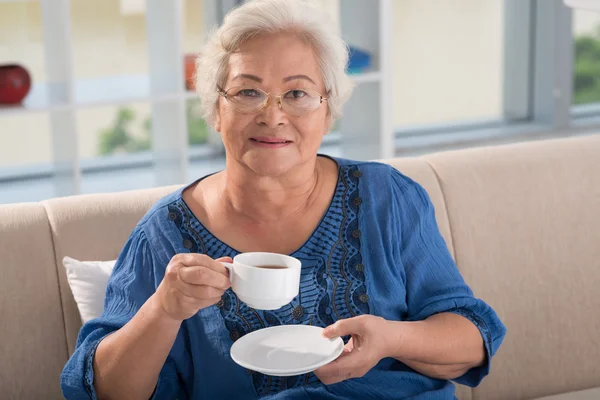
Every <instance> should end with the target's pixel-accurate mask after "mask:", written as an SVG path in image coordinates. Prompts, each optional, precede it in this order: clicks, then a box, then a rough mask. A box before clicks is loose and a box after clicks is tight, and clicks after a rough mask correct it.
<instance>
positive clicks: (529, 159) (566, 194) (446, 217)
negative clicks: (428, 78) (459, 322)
mask: <svg viewBox="0 0 600 400" xmlns="http://www.w3.org/2000/svg"><path fill="white" fill-rule="evenodd" d="M390 164H392V165H393V166H395V167H397V168H398V169H399V170H400V171H402V172H404V173H405V174H407V175H409V176H411V177H413V178H414V179H416V180H417V181H418V182H420V183H421V184H422V185H423V186H424V187H425V188H426V190H427V191H428V192H429V194H430V196H431V198H432V201H433V203H434V205H435V207H436V215H437V219H438V223H439V226H440V229H441V231H442V233H443V235H444V237H445V239H446V241H447V244H448V247H449V249H450V251H451V252H452V254H453V255H454V257H455V259H456V261H457V263H458V266H459V268H460V270H461V271H462V273H463V275H464V277H465V279H466V280H467V282H468V283H469V284H470V285H471V287H472V288H473V290H474V292H475V294H476V295H477V296H479V297H481V298H483V299H484V300H486V301H487V302H488V303H489V304H491V305H492V306H493V307H494V308H495V309H496V311H497V312H498V314H499V315H500V317H501V318H502V320H503V321H504V322H505V324H506V326H507V328H508V335H507V337H506V339H505V341H504V344H503V346H502V347H501V348H500V351H499V352H498V354H497V356H496V358H495V359H494V362H493V367H492V372H491V374H490V376H489V377H487V378H486V379H485V380H484V382H483V383H482V384H481V385H480V386H479V387H477V388H475V389H469V388H462V387H461V388H459V391H458V396H459V398H461V399H485V400H494V399H509V400H518V399H534V398H539V397H542V396H550V395H555V396H556V397H552V399H580V400H582V399H590V400H591V399H600V135H591V136H585V137H577V138H570V139H560V140H552V141H540V142H531V143H527V144H518V145H509V146H501V147H490V148H480V149H471V150H462V151H454V152H447V153H440V154H433V155H428V156H424V157H420V158H412V159H396V160H391V161H390ZM174 189H175V188H174V187H169V188H159V189H151V190H144V191H136V192H128V193H117V194H101V195H89V196H77V197H70V198H61V199H53V200H49V201H44V202H42V203H30V204H17V205H7V206H0V254H1V258H0V260H1V261H0V324H1V325H0V356H1V365H0V398H2V399H57V398H61V393H60V387H59V375H60V372H61V370H62V367H63V365H64V364H65V362H66V360H67V358H68V356H69V354H70V353H71V352H72V351H73V348H74V345H75V341H76V336H77V332H78V330H79V327H80V319H79V314H78V311H77V308H76V305H75V303H74V300H73V296H72V294H71V292H70V290H69V287H68V284H67V281H66V277H65V271H64V268H63V266H62V263H61V260H62V258H63V257H64V256H65V255H69V256H71V257H74V258H77V259H80V260H110V259H114V258H115V257H116V256H117V254H118V252H119V250H120V248H121V246H122V245H123V244H124V242H125V240H126V238H127V236H128V235H129V233H130V231H131V230H132V228H133V227H134V225H135V224H136V222H137V221H138V220H139V219H140V218H141V217H142V215H143V214H144V213H145V211H146V210H147V209H148V208H149V207H150V205H151V204H152V203H153V202H154V201H155V200H157V199H158V198H160V197H161V196H163V195H165V194H166V193H168V192H170V191H172V190H174ZM594 388H595V389H594Z"/></svg>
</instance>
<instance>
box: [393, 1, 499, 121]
mask: <svg viewBox="0 0 600 400" xmlns="http://www.w3.org/2000/svg"><path fill="white" fill-rule="evenodd" d="M392 3H393V10H394V11H393V12H394V15H393V30H394V32H393V39H392V43H394V48H393V50H392V51H393V53H394V54H393V57H394V68H393V73H394V77H393V78H394V87H395V90H394V99H395V100H394V101H395V109H394V116H395V120H394V123H395V126H407V125H409V126H410V125H415V124H438V123H445V122H453V121H457V120H473V119H490V118H500V117H501V115H502V84H503V68H502V64H503V34H504V28H503V23H504V21H503V12H504V5H503V1H501V0H461V1H460V5H459V4H457V1H456V0H402V1H393V2H392Z"/></svg>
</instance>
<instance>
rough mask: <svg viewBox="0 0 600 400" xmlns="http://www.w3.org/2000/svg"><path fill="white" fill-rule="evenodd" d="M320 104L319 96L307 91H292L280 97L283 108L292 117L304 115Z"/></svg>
mask: <svg viewBox="0 0 600 400" xmlns="http://www.w3.org/2000/svg"><path fill="white" fill-rule="evenodd" d="M319 104H321V95H320V94H319V93H317V92H314V91H312V90H308V89H294V90H289V91H287V92H285V93H284V94H283V95H282V96H281V105H282V106H283V108H284V109H285V110H286V111H287V112H289V113H290V114H294V115H304V114H306V113H308V112H310V111H313V110H315V109H316V108H317V107H319Z"/></svg>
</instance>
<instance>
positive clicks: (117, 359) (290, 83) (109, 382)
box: [62, 0, 505, 399]
mask: <svg viewBox="0 0 600 400" xmlns="http://www.w3.org/2000/svg"><path fill="white" fill-rule="evenodd" d="M347 60H348V58H347V50H346V47H345V45H344V43H343V42H342V40H341V39H340V38H339V36H337V35H336V33H335V31H334V29H332V24H331V23H330V22H329V21H327V20H325V19H323V16H322V13H320V12H318V11H317V10H316V9H313V7H312V6H311V5H310V4H307V3H306V2H303V1H299V0H293V1H292V0H285V1H284V0H255V1H251V2H249V3H246V4H245V5H243V6H241V7H240V8H237V9H236V10H234V11H232V12H231V13H230V14H229V15H228V16H227V17H226V19H225V22H224V24H223V26H221V27H220V29H219V30H217V31H216V33H215V34H214V36H213V37H212V38H211V40H210V41H209V42H208V44H207V45H206V47H205V48H204V50H203V51H202V52H201V54H200V57H199V66H198V71H197V72H198V74H197V76H198V77H197V82H198V85H197V86H198V88H199V89H198V90H199V93H200V96H201V99H202V101H203V107H204V111H205V118H206V120H207V121H208V122H209V123H210V124H212V126H214V128H215V130H216V131H218V132H220V134H221V135H222V138H223V142H224V144H225V149H226V154H227V162H226V168H225V170H224V171H221V172H219V173H216V174H213V175H210V176H207V177H204V178H201V179H199V180H198V181H196V182H194V183H193V184H191V185H189V186H187V187H185V188H183V189H181V190H178V191H177V192H175V193H172V194H171V195H169V196H167V197H165V198H163V199H162V200H160V201H159V202H158V203H157V204H155V205H154V207H153V208H152V209H151V210H150V211H149V212H148V214H147V215H146V216H145V217H144V218H143V219H142V220H141V221H140V223H139V224H138V225H137V227H136V228H135V229H134V231H133V232H132V234H131V236H130V238H129V240H128V242H127V244H126V245H125V247H124V249H123V251H122V253H121V255H120V256H119V259H118V261H117V264H116V266H115V269H114V272H113V275H112V277H111V279H110V281H109V284H108V288H107V292H106V302H105V310H104V313H103V315H102V317H101V318H99V319H96V320H93V321H90V322H88V323H87V324H86V325H85V326H84V327H83V328H82V329H81V332H80V335H79V340H78V344H77V349H76V351H75V353H74V354H73V356H72V357H71V359H70V360H69V362H68V364H67V365H66V367H65V369H64V372H63V374H62V389H63V393H64V395H65V397H66V398H67V399H83V398H96V397H97V398H108V399H121V398H122V399H148V398H156V399H174V398H178V399H187V398H190V399H251V398H258V397H271V398H286V399H306V398H317V399H339V398H344V399H350V398H356V399H359V398H360V399H367V398H376V399H400V398H408V397H410V398H419V399H453V398H454V385H453V384H452V383H451V382H450V380H454V381H455V382H459V383H463V384H467V385H471V386H474V385H477V384H478V383H479V382H480V381H481V380H482V379H483V377H484V376H485V375H486V374H487V373H488V371H489V368H490V360H491V357H492V356H493V355H494V353H495V352H496V350H497V349H498V347H499V346H500V343H501V342H502V339H503V337H504V334H505V329H504V327H503V325H502V323H501V322H500V320H499V319H498V317H497V316H496V314H495V313H494V311H493V310H492V309H491V308H490V307H489V306H488V305H486V304H485V303H484V302H482V301H481V300H478V299H476V298H474V297H473V294H472V292H471V290H470V289H469V287H468V286H467V285H466V284H465V282H464V281H463V279H462V277H461V275H460V274H459V272H458V270H457V268H456V265H455V263H454V262H453V260H452V258H451V256H450V254H449V252H448V249H447V247H446V245H445V243H444V241H443V239H442V237H441V235H440V233H439V231H438V228H437V225H436V222H435V217H434V210H433V207H432V204H431V202H430V200H429V198H428V196H427V193H426V192H425V191H424V190H423V188H421V187H420V186H419V185H418V184H417V183H415V182H414V181H412V180H410V179H409V178H407V177H406V176H404V175H402V174H401V173H400V172H398V171H397V170H395V169H393V168H391V167H389V166H386V165H382V164H378V163H373V162H355V161H349V160H343V159H335V158H331V157H325V156H321V155H318V154H317V152H318V149H319V146H320V144H321V140H322V138H323V136H324V135H325V134H327V132H328V131H329V129H330V128H331V125H332V122H333V121H334V120H335V119H336V118H338V117H339V116H340V114H341V110H342V106H343V103H344V101H345V100H346V99H347V98H348V96H349V94H350V92H351V84H350V81H349V78H348V77H347V76H346V75H345V66H346V64H347ZM248 251H266V252H276V253H283V254H291V255H293V256H294V257H296V258H298V259H300V260H301V261H302V272H301V285H300V293H299V295H298V297H296V298H295V299H294V300H293V301H292V302H291V303H290V304H287V305H285V306H283V307H281V308H280V309H278V310H275V311H268V312H267V311H261V310H255V309H252V308H250V307H249V306H247V305H246V304H244V303H243V302H241V301H240V300H239V299H238V298H237V297H236V295H235V294H234V293H233V292H232V291H231V290H230V281H229V278H228V272H227V270H226V269H225V268H224V267H223V265H222V264H221V263H220V262H219V261H228V260H229V261H230V257H233V256H235V255H237V254H239V253H241V252H248ZM283 324H312V325H316V326H321V327H327V329H326V330H325V331H324V334H325V335H326V336H329V337H337V336H341V337H344V338H345V341H346V347H345V351H344V352H343V354H342V355H341V356H340V357H339V358H338V359H337V360H335V361H333V362H332V363H330V364H328V365H325V366H323V367H321V368H319V369H317V370H316V371H315V372H314V373H309V374H305V375H301V376H292V377H273V376H266V375H262V374H260V373H256V372H251V371H247V370H246V369H244V368H242V367H240V366H238V365H237V364H236V363H234V362H233V360H232V359H231V358H230V356H229V349H230V348H231V346H232V344H233V342H234V341H235V340H237V339H238V338H240V337H241V336H243V335H245V334H248V333H249V332H252V331H255V330H257V329H261V328H264V327H269V326H274V325H283Z"/></svg>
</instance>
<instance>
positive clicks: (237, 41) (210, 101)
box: [195, 0, 353, 126]
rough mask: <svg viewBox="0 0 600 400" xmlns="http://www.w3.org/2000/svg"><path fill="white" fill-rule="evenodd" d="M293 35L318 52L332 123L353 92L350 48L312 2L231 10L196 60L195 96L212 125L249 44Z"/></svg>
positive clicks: (274, 0) (273, 0) (259, 1)
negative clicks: (237, 58)
mask: <svg viewBox="0 0 600 400" xmlns="http://www.w3.org/2000/svg"><path fill="white" fill-rule="evenodd" d="M288 32H291V33H295V34H297V35H298V36H299V37H301V38H303V39H304V40H306V41H307V43H309V44H310V45H311V46H312V48H313V50H314V51H315V54H316V57H317V60H318V63H319V68H320V70H321V74H322V75H323V76H322V78H323V82H324V83H325V90H326V93H325V94H324V96H327V97H328V100H327V105H328V107H329V113H330V116H331V119H332V122H333V121H335V120H336V119H338V118H339V117H341V116H342V108H343V106H344V103H345V102H346V101H347V100H348V98H349V97H350V95H351V93H352V88H353V83H352V80H351V79H350V78H349V77H348V75H347V74H346V65H347V63H348V47H347V46H346V44H345V43H344V41H343V40H342V38H341V37H340V36H339V34H338V33H337V31H336V29H335V27H334V24H333V22H332V21H331V20H329V19H328V18H327V17H326V15H325V13H324V12H323V10H322V9H320V8H318V7H317V6H316V5H315V4H313V3H312V2H311V1H309V0H252V1H250V2H247V3H245V4H243V5H241V6H239V7H237V8H235V9H233V10H232V11H230V12H229V13H228V14H227V15H226V16H225V19H224V21H223V24H222V25H221V26H220V27H219V28H218V29H217V30H216V31H215V32H214V33H213V34H212V35H211V37H210V39H209V40H208V42H207V43H206V44H205V45H204V47H203V48H202V50H201V51H200V53H199V54H198V58H197V60H196V78H195V81H196V91H197V92H198V94H199V96H200V100H201V104H202V114H203V117H204V119H205V120H206V122H207V123H208V124H209V125H211V126H214V122H215V117H216V113H217V103H218V100H219V94H218V92H217V87H223V86H224V85H225V81H226V80H227V74H228V73H229V57H230V55H231V54H232V53H234V52H235V51H237V50H238V49H239V47H240V46H241V45H242V44H243V43H244V42H246V41H248V40H250V39H252V38H254V37H257V36H262V35H276V34H279V33H288Z"/></svg>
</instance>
